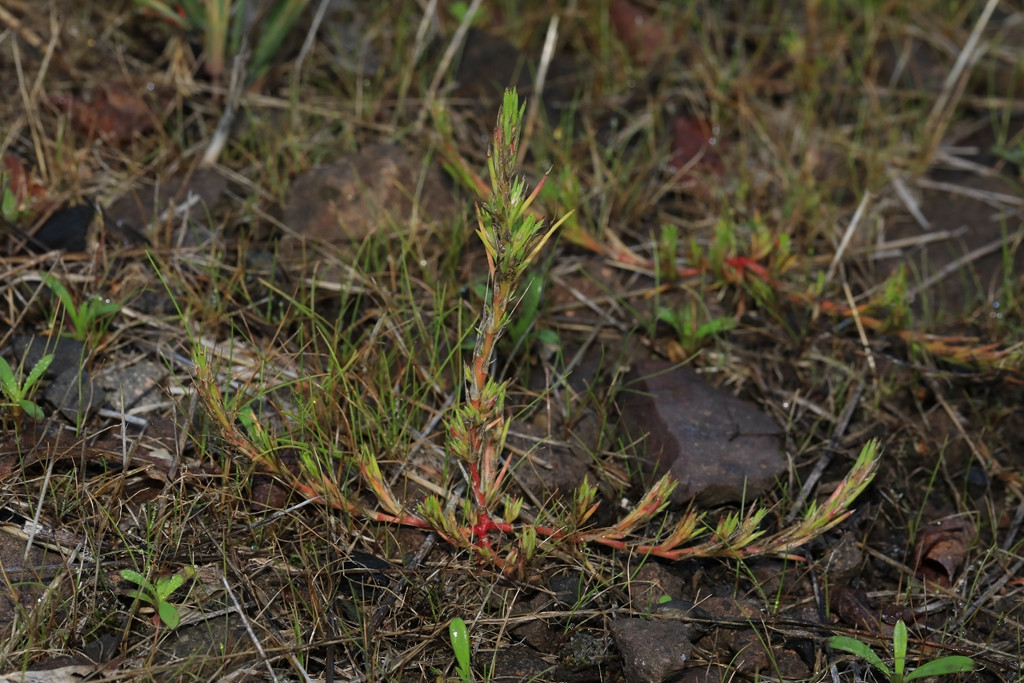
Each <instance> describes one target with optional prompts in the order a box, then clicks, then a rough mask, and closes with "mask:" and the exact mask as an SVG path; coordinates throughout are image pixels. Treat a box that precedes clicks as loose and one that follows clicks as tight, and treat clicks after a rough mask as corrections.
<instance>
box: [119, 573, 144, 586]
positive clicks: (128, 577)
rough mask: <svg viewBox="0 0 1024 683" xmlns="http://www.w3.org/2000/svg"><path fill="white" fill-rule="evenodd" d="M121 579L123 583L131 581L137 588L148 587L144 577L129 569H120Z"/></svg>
mask: <svg viewBox="0 0 1024 683" xmlns="http://www.w3.org/2000/svg"><path fill="white" fill-rule="evenodd" d="M121 578H122V579H124V580H125V581H131V582H132V583H134V584H135V585H137V586H142V587H144V588H145V587H149V581H147V580H146V577H145V576H143V575H142V574H140V573H138V572H137V571H133V570H131V569H122V570H121Z"/></svg>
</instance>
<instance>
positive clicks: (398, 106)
mask: <svg viewBox="0 0 1024 683" xmlns="http://www.w3.org/2000/svg"><path fill="white" fill-rule="evenodd" d="M436 14H437V0H430V2H428V3H427V8H426V9H425V10H423V17H422V18H421V19H420V23H419V26H417V27H416V37H415V38H414V39H413V41H412V57H410V58H409V59H407V60H406V61H405V68H404V69H402V77H401V80H400V81H399V83H398V96H397V97H396V98H395V109H394V111H392V112H391V125H392V126H396V125H397V124H398V116H399V115H400V114H401V112H402V109H404V108H405V97H406V95H408V93H409V85H410V84H411V83H412V75H413V72H415V70H416V65H417V64H419V61H420V57H422V56H423V51H424V50H425V49H426V47H427V31H428V30H429V29H430V25H431V24H432V23H434V17H435V15H436Z"/></svg>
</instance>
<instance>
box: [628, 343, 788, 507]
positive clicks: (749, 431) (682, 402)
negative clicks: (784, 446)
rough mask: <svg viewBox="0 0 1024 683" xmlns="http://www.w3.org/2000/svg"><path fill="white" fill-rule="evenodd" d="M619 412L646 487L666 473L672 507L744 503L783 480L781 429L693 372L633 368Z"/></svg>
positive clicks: (659, 366)
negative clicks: (640, 457) (639, 456)
mask: <svg viewBox="0 0 1024 683" xmlns="http://www.w3.org/2000/svg"><path fill="white" fill-rule="evenodd" d="M619 406H620V409H621V411H622V419H623V425H624V426H625V429H626V432H627V434H628V436H629V437H630V438H631V439H634V440H635V439H641V440H642V442H641V445H640V446H639V447H638V448H639V450H640V452H641V453H642V454H643V462H642V466H643V471H644V474H645V477H646V479H645V484H650V483H651V482H652V481H653V480H655V479H656V478H657V477H660V476H661V475H663V474H664V473H665V472H671V473H672V475H673V476H674V477H675V478H676V480H678V482H679V485H678V486H677V487H676V490H675V491H674V492H673V494H672V504H673V506H676V507H682V506H685V505H688V504H689V502H690V501H691V499H692V500H694V501H695V502H696V503H697V505H699V506H703V507H710V506H714V505H721V504H723V503H732V502H739V501H744V500H750V499H752V498H754V497H756V496H758V495H760V494H761V493H763V492H764V491H765V490H766V489H768V488H771V487H772V486H774V485H775V482H776V480H777V478H778V477H781V476H782V475H783V474H784V473H785V472H786V460H785V458H783V456H782V452H781V436H782V429H781V428H780V427H779V425H778V424H776V422H775V421H774V420H773V419H771V418H770V417H768V416H767V415H765V414H764V413H763V412H761V410H759V409H758V408H757V407H756V406H754V405H753V404H751V403H748V402H747V401H743V400H741V399H738V398H736V397H735V396H732V395H731V394H728V393H726V392H724V391H721V390H719V389H716V388H715V387H713V386H712V385H711V384H709V383H708V382H707V381H705V380H704V379H703V378H702V377H701V376H700V375H698V374H697V372H696V371H695V370H694V369H693V368H690V367H686V366H677V365H672V364H670V363H666V362H662V361H640V362H637V363H635V364H634V366H633V370H632V371H631V375H630V381H628V383H627V385H626V388H625V389H624V390H623V391H622V392H621V394H620V396H619Z"/></svg>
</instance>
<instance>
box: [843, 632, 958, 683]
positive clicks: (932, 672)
mask: <svg viewBox="0 0 1024 683" xmlns="http://www.w3.org/2000/svg"><path fill="white" fill-rule="evenodd" d="M828 644H829V645H831V646H832V647H833V648H835V649H837V650H842V651H843V652H849V653H850V654H852V655H856V656H858V657H860V658H861V659H864V660H866V661H867V662H868V664H870V665H871V666H873V667H875V668H876V669H878V670H879V671H881V672H882V674H883V675H884V676H885V677H886V678H888V679H889V683H904V682H905V681H912V680H914V679H917V678H924V677H925V676H945V675H947V674H955V673H963V672H965V671H973V670H974V661H973V660H971V658H970V657H964V656H963V655H949V656H947V657H939V658H938V659H933V660H932V661H930V662H926V663H925V664H922V665H921V666H919V667H917V668H916V669H914V670H913V671H912V672H911V673H909V674H906V675H904V673H903V672H904V671H905V669H906V665H907V625H906V624H904V623H903V620H902V619H901V620H900V621H897V622H896V626H895V628H894V629H893V635H892V650H893V668H892V670H890V669H889V667H887V666H886V665H885V663H884V662H883V661H882V659H881V657H879V656H878V655H877V654H875V652H874V650H872V649H871V648H870V647H868V646H867V645H866V644H864V643H862V642H860V641H859V640H854V639H853V638H849V637H847V636H832V637H831V638H829V639H828Z"/></svg>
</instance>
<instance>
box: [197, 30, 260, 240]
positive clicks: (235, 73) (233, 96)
mask: <svg viewBox="0 0 1024 683" xmlns="http://www.w3.org/2000/svg"><path fill="white" fill-rule="evenodd" d="M248 59H249V50H248V49H247V46H246V43H245V41H243V42H242V49H241V50H240V51H239V52H238V54H237V55H235V62H234V64H233V65H232V67H231V81H230V83H229V85H228V99H227V102H225V104H224V115H223V116H221V118H220V122H219V123H218V124H217V129H216V130H215V131H214V132H213V138H211V139H210V145H209V147H207V148H206V153H205V154H203V158H202V160H201V161H200V162H199V167H200V168H209V167H210V166H213V165H215V164H216V163H217V160H218V159H220V153H221V152H222V151H223V150H224V145H226V144H227V142H228V137H229V136H230V135H231V124H232V123H233V122H234V120H235V111H236V110H237V109H238V102H239V100H240V99H241V97H242V91H243V90H245V62H246V61H247V60H248ZM183 234H184V233H183Z"/></svg>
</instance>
